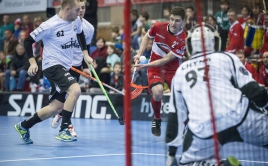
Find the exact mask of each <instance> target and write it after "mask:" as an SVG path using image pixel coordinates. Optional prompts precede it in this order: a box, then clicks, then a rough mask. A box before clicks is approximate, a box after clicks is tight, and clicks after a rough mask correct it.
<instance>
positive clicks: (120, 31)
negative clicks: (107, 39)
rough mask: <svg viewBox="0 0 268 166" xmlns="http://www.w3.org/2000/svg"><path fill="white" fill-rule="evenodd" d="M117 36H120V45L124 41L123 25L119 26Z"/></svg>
mask: <svg viewBox="0 0 268 166" xmlns="http://www.w3.org/2000/svg"><path fill="white" fill-rule="evenodd" d="M119 34H120V36H121V39H122V43H123V40H124V25H122V26H120V29H119Z"/></svg>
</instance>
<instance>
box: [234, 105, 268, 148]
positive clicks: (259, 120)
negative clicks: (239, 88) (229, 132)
mask: <svg viewBox="0 0 268 166" xmlns="http://www.w3.org/2000/svg"><path fill="white" fill-rule="evenodd" d="M237 130H238V132H239V134H240V136H241V138H242V139H243V141H244V142H247V143H250V144H253V145H257V146H267V145H268V132H267V131H268V116H267V115H265V114H264V113H261V112H257V111H256V110H253V109H251V108H250V109H249V110H248V114H247V115H246V118H245V119H244V121H243V122H242V123H241V125H240V126H238V127H237Z"/></svg>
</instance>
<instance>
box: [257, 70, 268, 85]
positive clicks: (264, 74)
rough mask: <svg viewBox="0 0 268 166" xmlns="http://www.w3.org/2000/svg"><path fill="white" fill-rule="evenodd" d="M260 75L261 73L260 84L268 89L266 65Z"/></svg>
mask: <svg viewBox="0 0 268 166" xmlns="http://www.w3.org/2000/svg"><path fill="white" fill-rule="evenodd" d="M259 73H260V76H259V79H260V83H261V84H263V85H264V86H265V87H266V88H267V86H268V70H267V69H265V66H264V65H262V66H261V68H260V71H259Z"/></svg>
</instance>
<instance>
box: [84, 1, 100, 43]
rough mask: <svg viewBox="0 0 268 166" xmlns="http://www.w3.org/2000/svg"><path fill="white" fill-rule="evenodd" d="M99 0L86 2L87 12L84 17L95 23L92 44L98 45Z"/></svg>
mask: <svg viewBox="0 0 268 166" xmlns="http://www.w3.org/2000/svg"><path fill="white" fill-rule="evenodd" d="M97 13H98V1H97V0H87V2H86V13H85V16H84V18H85V19H86V20H87V21H88V22H89V23H90V24H92V25H93V27H94V29H95V31H94V35H93V38H92V42H91V46H96V44H97V40H96V36H97V29H98V16H97Z"/></svg>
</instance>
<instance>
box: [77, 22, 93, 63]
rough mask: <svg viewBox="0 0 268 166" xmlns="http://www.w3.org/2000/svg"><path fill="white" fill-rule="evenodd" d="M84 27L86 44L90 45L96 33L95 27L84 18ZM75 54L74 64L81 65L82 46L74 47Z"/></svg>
mask: <svg viewBox="0 0 268 166" xmlns="http://www.w3.org/2000/svg"><path fill="white" fill-rule="evenodd" d="M82 29H83V31H84V35H85V38H86V44H87V45H89V44H90V43H91V40H92V38H93V35H94V27H93V25H91V24H90V23H89V22H88V21H87V20H85V19H84V18H82ZM73 55H74V57H73V66H81V64H82V60H83V53H82V50H81V48H80V46H79V47H75V48H74V53H73Z"/></svg>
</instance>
